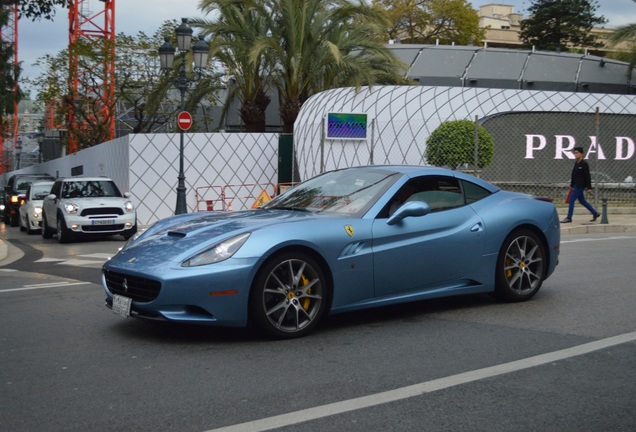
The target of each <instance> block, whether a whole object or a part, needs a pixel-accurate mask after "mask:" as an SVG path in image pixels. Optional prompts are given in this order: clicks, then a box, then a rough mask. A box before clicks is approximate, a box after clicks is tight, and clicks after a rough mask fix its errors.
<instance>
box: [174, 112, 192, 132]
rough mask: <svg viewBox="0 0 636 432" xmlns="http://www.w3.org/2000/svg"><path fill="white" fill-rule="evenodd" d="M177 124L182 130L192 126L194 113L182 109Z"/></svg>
mask: <svg viewBox="0 0 636 432" xmlns="http://www.w3.org/2000/svg"><path fill="white" fill-rule="evenodd" d="M177 125H178V126H179V128H180V129H181V130H184V131H187V130H188V129H190V126H192V115H191V114H190V113H189V112H187V111H181V112H180V113H179V116H178V117H177Z"/></svg>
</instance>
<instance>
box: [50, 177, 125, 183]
mask: <svg viewBox="0 0 636 432" xmlns="http://www.w3.org/2000/svg"><path fill="white" fill-rule="evenodd" d="M59 180H60V181H63V182H72V181H113V179H111V178H109V177H67V178H62V179H59Z"/></svg>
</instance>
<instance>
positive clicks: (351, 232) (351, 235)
mask: <svg viewBox="0 0 636 432" xmlns="http://www.w3.org/2000/svg"><path fill="white" fill-rule="evenodd" d="M345 231H346V232H347V234H349V237H353V227H352V226H351V225H345Z"/></svg>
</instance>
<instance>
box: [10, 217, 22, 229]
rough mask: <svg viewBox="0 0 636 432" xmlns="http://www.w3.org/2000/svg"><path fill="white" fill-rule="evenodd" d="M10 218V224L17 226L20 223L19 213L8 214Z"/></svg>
mask: <svg viewBox="0 0 636 432" xmlns="http://www.w3.org/2000/svg"><path fill="white" fill-rule="evenodd" d="M10 218H11V226H12V227H17V226H18V225H19V223H20V215H19V214H12V215H11V216H10Z"/></svg>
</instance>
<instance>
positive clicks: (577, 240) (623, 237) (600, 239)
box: [561, 236, 636, 244]
mask: <svg viewBox="0 0 636 432" xmlns="http://www.w3.org/2000/svg"><path fill="white" fill-rule="evenodd" d="M634 239H636V237H627V236H618V237H603V238H580V239H575V240H561V244H564V243H581V242H597V241H606V240H634Z"/></svg>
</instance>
